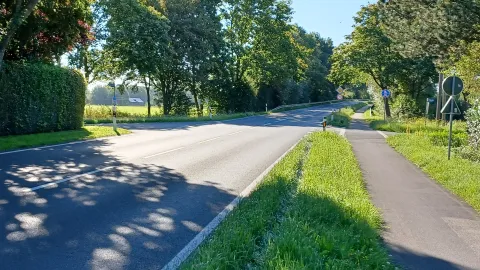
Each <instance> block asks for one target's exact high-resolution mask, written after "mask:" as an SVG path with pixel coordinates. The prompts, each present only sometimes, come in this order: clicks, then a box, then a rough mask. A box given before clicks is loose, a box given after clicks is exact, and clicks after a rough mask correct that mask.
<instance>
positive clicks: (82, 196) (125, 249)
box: [0, 103, 348, 270]
mask: <svg viewBox="0 0 480 270" xmlns="http://www.w3.org/2000/svg"><path fill="white" fill-rule="evenodd" d="M347 104H348V103H343V104H342V105H340V104H333V105H324V106H321V107H313V108H308V109H302V110H296V111H290V112H285V113H277V114H272V115H267V116H255V117H248V118H242V119H236V120H230V121H223V122H209V123H149V124H126V125H124V126H125V127H127V128H130V129H131V130H132V131H133V134H132V135H127V136H122V137H116V138H108V139H102V140H96V141H89V142H85V143H78V144H68V145H62V146H52V147H46V148H41V149H32V150H28V151H22V152H12V153H3V154H2V153H0V180H1V183H2V184H3V185H1V186H0V269H35V270H41V269H49V270H52V269H160V268H161V267H162V266H164V265H165V264H166V263H168V262H169V260H171V259H172V258H173V257H174V256H175V254H176V253H177V252H179V251H180V250H181V249H182V248H183V247H184V246H185V245H186V244H187V243H188V242H189V241H190V240H191V239H192V238H193V237H195V235H196V234H197V233H198V232H199V231H201V230H202V228H204V227H205V226H206V225H207V224H208V223H209V222H210V221H211V220H212V219H213V218H214V217H215V216H216V215H217V214H218V213H220V212H221V211H222V210H223V209H224V207H225V206H226V205H228V204H229V203H230V202H231V201H232V200H233V199H234V198H235V197H236V196H238V194H240V193H241V192H242V190H243V189H245V188H246V187H247V186H248V185H249V184H250V183H251V182H252V181H253V180H254V179H255V178H256V177H257V176H258V175H260V174H261V173H262V172H263V171H264V170H265V169H266V168H267V167H269V166H270V165H271V164H272V163H273V162H274V161H275V160H276V159H278V157H280V156H281V155H282V154H283V153H284V152H285V151H286V150H287V149H289V148H290V147H291V146H292V145H293V144H295V143H296V142H297V141H298V140H299V139H300V138H302V137H303V136H304V135H305V134H306V133H308V132H310V131H312V130H314V129H318V128H319V127H320V125H321V121H322V118H323V116H326V115H327V114H328V113H329V112H330V111H331V109H333V108H336V109H338V108H340V107H342V106H345V105H347Z"/></svg>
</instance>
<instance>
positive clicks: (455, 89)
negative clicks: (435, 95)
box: [442, 76, 463, 96]
mask: <svg viewBox="0 0 480 270" xmlns="http://www.w3.org/2000/svg"><path fill="white" fill-rule="evenodd" d="M442 86H443V91H444V92H445V93H446V94H447V95H449V96H452V95H454V96H456V95H458V94H460V93H461V92H462V91H463V81H462V79H460V78H459V77H457V76H451V77H448V78H446V79H445V80H444V81H443V84H442Z"/></svg>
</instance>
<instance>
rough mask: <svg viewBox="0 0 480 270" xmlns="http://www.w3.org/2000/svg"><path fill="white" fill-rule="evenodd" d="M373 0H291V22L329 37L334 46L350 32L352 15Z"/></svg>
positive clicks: (342, 40)
mask: <svg viewBox="0 0 480 270" xmlns="http://www.w3.org/2000/svg"><path fill="white" fill-rule="evenodd" d="M369 2H370V3H374V2H376V1H373V0H370V1H369V0H292V7H293V10H294V12H295V13H294V14H293V22H294V23H297V24H298V25H300V26H302V27H303V28H304V29H305V30H307V31H308V32H318V33H320V36H322V37H324V38H327V37H329V38H331V39H332V40H333V44H334V45H335V46H337V45H339V44H340V43H342V42H344V41H345V36H346V35H349V34H350V33H351V32H352V25H353V18H352V17H353V16H355V14H356V13H357V12H358V11H359V10H360V8H361V6H364V5H367V4H368V3H369Z"/></svg>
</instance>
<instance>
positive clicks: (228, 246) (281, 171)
mask: <svg viewBox="0 0 480 270" xmlns="http://www.w3.org/2000/svg"><path fill="white" fill-rule="evenodd" d="M306 143H307V142H306V140H303V141H302V142H300V143H299V144H298V145H297V146H296V147H295V148H294V149H293V150H292V151H291V152H290V153H289V154H287V155H286V156H285V158H284V159H283V160H282V161H280V162H279V163H278V164H277V165H276V166H275V167H274V168H273V169H272V171H271V172H270V173H269V174H268V176H267V177H266V178H265V179H264V181H263V182H262V183H261V184H260V185H259V186H258V187H257V189H256V190H255V191H254V192H253V193H252V194H251V195H250V197H248V198H246V199H244V200H243V201H242V202H241V203H240V204H239V206H238V207H237V208H236V209H235V210H234V211H232V213H231V214H230V215H229V216H228V217H227V218H226V219H225V220H224V221H223V222H222V223H221V224H220V226H219V227H218V228H217V229H216V231H215V233H214V234H213V236H212V237H211V238H210V239H209V240H207V241H206V242H205V243H204V244H202V245H201V246H200V247H199V249H198V250H197V251H196V252H195V253H194V254H192V257H191V258H190V259H189V260H188V261H187V262H186V263H185V264H184V265H183V267H182V269H240V268H243V267H244V266H246V265H248V264H250V263H253V262H254V259H253V257H254V252H255V250H256V247H257V246H258V245H260V244H261V243H260V242H261V239H262V237H263V235H265V233H267V231H268V230H269V229H270V228H271V227H272V226H273V224H274V222H275V220H276V213H278V212H279V210H280V208H281V206H282V201H283V199H284V198H285V197H287V196H288V193H289V192H291V190H292V189H293V187H294V186H295V184H296V182H297V179H296V176H297V172H298V170H299V166H300V164H301V160H302V158H303V156H304V153H305V149H306Z"/></svg>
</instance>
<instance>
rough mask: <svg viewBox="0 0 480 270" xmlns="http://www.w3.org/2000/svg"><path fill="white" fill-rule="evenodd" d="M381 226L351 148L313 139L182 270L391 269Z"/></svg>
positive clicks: (327, 136) (327, 137)
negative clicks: (301, 171)
mask: <svg viewBox="0 0 480 270" xmlns="http://www.w3.org/2000/svg"><path fill="white" fill-rule="evenodd" d="M312 142H313V145H312ZM308 145H312V146H311V150H310V151H309V152H308V153H309V155H308V156H307V157H306V158H305V157H304V155H305V151H306V149H308V147H307V146H308ZM304 160H305V161H304ZM301 164H304V166H301ZM301 167H302V168H303V180H300V179H299V176H300V174H299V173H298V172H299V169H302V168H301ZM300 178H301V177H300ZM380 223H381V220H380V215H379V213H378V211H377V209H376V208H375V207H374V206H373V205H372V203H371V202H370V200H369V196H368V193H367V191H366V189H365V186H364V183H363V178H362V174H361V171H360V168H359V166H358V164H357V161H356V159H355V156H354V155H353V152H352V150H351V147H350V144H349V143H348V142H347V141H346V140H345V139H343V138H341V137H339V136H337V135H335V134H333V133H316V134H314V135H311V136H309V137H308V138H307V139H305V140H303V141H302V142H301V143H300V144H299V145H298V146H297V147H296V148H295V149H294V150H293V151H292V152H290V154H288V155H287V156H286V157H285V158H284V159H283V160H282V161H281V162H280V163H279V164H278V165H277V166H275V168H274V169H273V170H272V172H271V173H270V174H269V175H268V176H267V178H266V179H265V181H264V182H262V184H260V185H259V187H258V189H257V190H256V191H255V192H253V193H252V195H251V196H250V197H249V198H246V199H245V200H244V201H243V202H242V203H241V204H240V205H239V207H238V208H237V209H235V210H234V211H233V212H232V213H231V214H230V216H228V217H227V218H226V219H225V220H224V222H223V223H222V224H221V225H220V226H219V228H218V229H217V230H216V231H215V232H214V234H213V236H212V237H211V238H210V239H209V240H207V241H206V242H205V243H204V244H203V245H202V246H200V248H199V250H197V251H196V252H195V253H194V254H193V255H192V257H191V258H190V259H189V260H188V261H187V262H186V263H185V264H184V265H183V267H182V269H245V268H247V269H394V267H393V266H392V265H390V263H389V260H388V255H387V253H386V251H385V249H384V248H383V247H382V245H381V243H380V241H379V233H378V229H379V228H380ZM265 241H266V243H265Z"/></svg>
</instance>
